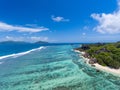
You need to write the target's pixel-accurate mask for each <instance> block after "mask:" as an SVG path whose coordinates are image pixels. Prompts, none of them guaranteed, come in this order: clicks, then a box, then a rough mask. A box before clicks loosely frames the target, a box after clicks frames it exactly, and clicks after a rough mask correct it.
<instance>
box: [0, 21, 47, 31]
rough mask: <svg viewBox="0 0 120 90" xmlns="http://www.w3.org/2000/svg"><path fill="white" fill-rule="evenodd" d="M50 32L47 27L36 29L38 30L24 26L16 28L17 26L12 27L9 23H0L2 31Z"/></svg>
mask: <svg viewBox="0 0 120 90" xmlns="http://www.w3.org/2000/svg"><path fill="white" fill-rule="evenodd" d="M46 30H49V29H48V28H45V27H36V28H30V27H23V26H15V25H10V24H7V23H3V22H0V31H18V32H31V33H34V32H41V31H46Z"/></svg>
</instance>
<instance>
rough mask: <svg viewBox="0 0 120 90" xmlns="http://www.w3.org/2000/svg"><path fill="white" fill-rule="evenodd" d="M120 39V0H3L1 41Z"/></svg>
mask: <svg viewBox="0 0 120 90" xmlns="http://www.w3.org/2000/svg"><path fill="white" fill-rule="evenodd" d="M6 40H15V41H30V42H35V41H39V40H42V41H49V42H115V41H120V0H0V41H6Z"/></svg>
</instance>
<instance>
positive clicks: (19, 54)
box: [0, 46, 45, 60]
mask: <svg viewBox="0 0 120 90" xmlns="http://www.w3.org/2000/svg"><path fill="white" fill-rule="evenodd" d="M43 48H45V47H43V46H41V47H39V48H35V49H32V50H29V51H26V52H21V53H16V54H10V55H6V56H1V57H0V60H1V59H4V58H8V57H19V56H22V55H25V54H28V53H30V52H33V51H36V50H41V49H43Z"/></svg>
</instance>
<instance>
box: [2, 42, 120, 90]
mask: <svg viewBox="0 0 120 90" xmlns="http://www.w3.org/2000/svg"><path fill="white" fill-rule="evenodd" d="M80 45H81V44H59V45H58V44H52V45H39V44H30V43H14V44H11V43H2V44H1V43H0V90H120V77H117V76H114V75H112V74H109V73H106V72H102V71H99V72H97V71H96V70H95V69H94V68H92V67H90V66H89V65H87V64H86V63H85V62H84V59H83V58H81V57H80V56H79V53H77V52H74V48H76V47H79V46H80Z"/></svg>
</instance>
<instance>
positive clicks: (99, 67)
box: [74, 50, 120, 76]
mask: <svg viewBox="0 0 120 90" xmlns="http://www.w3.org/2000/svg"><path fill="white" fill-rule="evenodd" d="M74 51H75V52H78V53H80V54H81V55H80V57H82V58H83V59H84V60H85V63H87V64H88V65H90V66H92V67H93V68H95V69H97V70H100V71H104V72H107V73H110V74H113V75H117V76H120V68H119V69H114V68H110V67H107V66H102V65H100V64H98V63H94V64H90V63H89V61H90V59H89V58H86V57H84V55H85V52H81V51H79V50H74Z"/></svg>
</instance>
